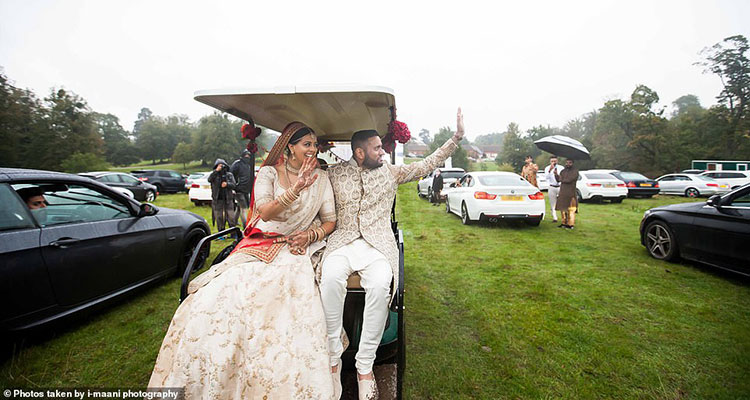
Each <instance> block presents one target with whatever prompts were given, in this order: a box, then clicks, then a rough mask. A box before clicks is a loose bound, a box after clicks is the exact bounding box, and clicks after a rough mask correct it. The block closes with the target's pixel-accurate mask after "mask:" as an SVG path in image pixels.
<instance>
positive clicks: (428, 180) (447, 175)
mask: <svg viewBox="0 0 750 400" xmlns="http://www.w3.org/2000/svg"><path fill="white" fill-rule="evenodd" d="M438 169H439V170H440V174H441V175H443V187H444V188H447V187H448V186H449V185H450V184H451V183H453V182H455V181H457V180H458V178H460V177H462V176H464V174H465V173H466V171H464V170H463V168H437V169H436V170H435V171H437V170H438ZM435 171H432V172H430V174H429V175H427V176H426V177H424V178H422V179H421V180H420V181H419V182H417V194H418V195H419V196H420V197H427V198H428V199H430V200H432V178H433V177H434V176H435Z"/></svg>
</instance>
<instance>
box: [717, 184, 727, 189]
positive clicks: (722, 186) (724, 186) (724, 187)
mask: <svg viewBox="0 0 750 400" xmlns="http://www.w3.org/2000/svg"><path fill="white" fill-rule="evenodd" d="M719 187H720V188H722V189H726V188H727V185H721V186H719Z"/></svg>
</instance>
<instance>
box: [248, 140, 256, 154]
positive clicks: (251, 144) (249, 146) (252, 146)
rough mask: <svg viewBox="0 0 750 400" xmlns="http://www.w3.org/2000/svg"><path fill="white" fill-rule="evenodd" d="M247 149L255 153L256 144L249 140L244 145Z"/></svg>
mask: <svg viewBox="0 0 750 400" xmlns="http://www.w3.org/2000/svg"><path fill="white" fill-rule="evenodd" d="M246 149H247V151H249V152H251V153H253V154H255V153H257V152H258V145H257V144H256V143H255V142H249V143H248V144H247V147H246Z"/></svg>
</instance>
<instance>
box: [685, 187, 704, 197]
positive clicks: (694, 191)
mask: <svg viewBox="0 0 750 400" xmlns="http://www.w3.org/2000/svg"><path fill="white" fill-rule="evenodd" d="M700 194H701V192H699V191H698V189H696V188H687V190H685V196H687V197H690V198H696V197H698V196H700Z"/></svg>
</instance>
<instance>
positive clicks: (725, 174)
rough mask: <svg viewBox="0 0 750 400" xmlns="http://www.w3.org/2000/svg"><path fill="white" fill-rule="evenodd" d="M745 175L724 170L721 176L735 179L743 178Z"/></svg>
mask: <svg viewBox="0 0 750 400" xmlns="http://www.w3.org/2000/svg"><path fill="white" fill-rule="evenodd" d="M744 177H745V175H743V174H741V173H738V172H725V173H724V176H723V177H722V178H731V179H737V178H740V179H741V178H744Z"/></svg>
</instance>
